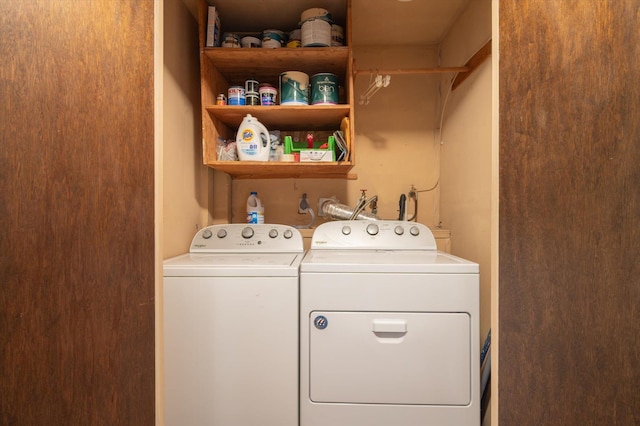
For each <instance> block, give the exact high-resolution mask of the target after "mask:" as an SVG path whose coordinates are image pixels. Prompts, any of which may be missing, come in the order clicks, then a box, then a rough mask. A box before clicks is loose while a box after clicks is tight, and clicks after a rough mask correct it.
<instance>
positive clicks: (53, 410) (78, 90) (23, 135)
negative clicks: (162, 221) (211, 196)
mask: <svg viewBox="0 0 640 426" xmlns="http://www.w3.org/2000/svg"><path fill="white" fill-rule="evenodd" d="M0 40H2V42H0V56H1V57H2V58H3V60H2V62H1V63H0V94H1V95H0V98H1V99H2V102H0V132H1V133H0V135H1V136H0V138H1V139H0V200H1V202H0V229H2V231H0V424H3V425H14V424H15V425H41V424H50V425H71V424H73V425H80V424H84V425H89V424H91V425H115V424H132V425H144V424H147V425H151V424H153V423H154V416H155V413H154V300H153V296H154V228H153V221H154V218H153V215H154V202H153V1H152V0H140V1H135V2H128V1H127V2H125V1H111V0H95V1H69V0H9V1H3V2H0Z"/></svg>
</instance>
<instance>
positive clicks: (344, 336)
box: [309, 311, 471, 406]
mask: <svg viewBox="0 0 640 426" xmlns="http://www.w3.org/2000/svg"><path fill="white" fill-rule="evenodd" d="M309 336H310V341H309V344H310V347H309V358H310V359H309V367H310V368H309V370H310V371H309V397H310V399H311V400H312V401H313V402H316V403H352V404H417V405H454V406H460V405H468V404H469V403H470V401H471V318H470V316H469V315H468V314H467V313H457V312H456V313H441V312H437V313H431V312H330V311H314V312H312V313H311V315H310V317H309Z"/></svg>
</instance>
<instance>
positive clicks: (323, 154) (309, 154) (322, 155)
mask: <svg viewBox="0 0 640 426" xmlns="http://www.w3.org/2000/svg"><path fill="white" fill-rule="evenodd" d="M333 155H334V152H333V151H327V150H315V149H301V150H300V162H301V163H310V162H312V163H317V162H332V161H336V160H335V158H334V156H333Z"/></svg>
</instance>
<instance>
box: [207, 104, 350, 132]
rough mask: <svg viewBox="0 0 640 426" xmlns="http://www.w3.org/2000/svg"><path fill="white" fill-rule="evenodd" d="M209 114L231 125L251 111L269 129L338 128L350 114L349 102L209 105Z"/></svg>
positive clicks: (238, 124)
mask: <svg viewBox="0 0 640 426" xmlns="http://www.w3.org/2000/svg"><path fill="white" fill-rule="evenodd" d="M206 110H207V111H208V112H209V114H210V115H211V116H212V117H214V118H216V119H218V120H219V121H220V122H221V123H223V124H225V125H226V126H229V127H231V128H237V127H239V126H240V123H241V122H242V119H243V118H244V117H245V116H246V115H247V114H251V115H252V116H254V117H256V118H257V119H258V120H260V122H261V123H262V124H264V125H265V126H266V127H267V128H268V129H287V130H310V129H318V130H338V129H340V122H341V121H342V119H343V118H344V117H348V116H349V112H350V106H349V105H301V106H300V105H298V106H287V105H274V106H244V105H243V106H232V105H207V106H206Z"/></svg>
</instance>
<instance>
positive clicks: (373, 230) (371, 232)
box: [367, 223, 380, 235]
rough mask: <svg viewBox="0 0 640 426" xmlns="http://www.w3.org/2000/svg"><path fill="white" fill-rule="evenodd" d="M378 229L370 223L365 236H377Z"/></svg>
mask: <svg viewBox="0 0 640 426" xmlns="http://www.w3.org/2000/svg"><path fill="white" fill-rule="evenodd" d="M379 231H380V228H378V225H376V224H375V223H370V224H368V225H367V234H369V235H378V232H379Z"/></svg>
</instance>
